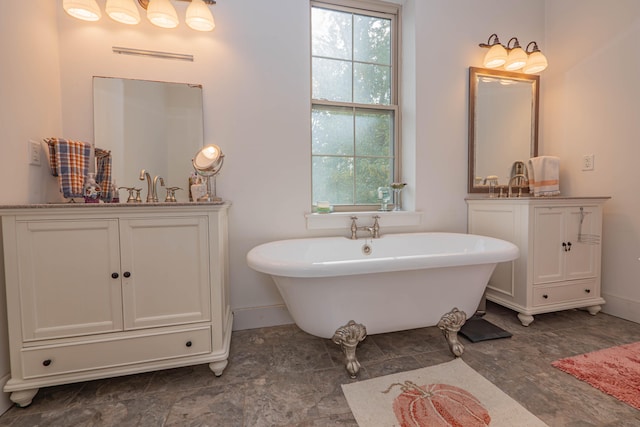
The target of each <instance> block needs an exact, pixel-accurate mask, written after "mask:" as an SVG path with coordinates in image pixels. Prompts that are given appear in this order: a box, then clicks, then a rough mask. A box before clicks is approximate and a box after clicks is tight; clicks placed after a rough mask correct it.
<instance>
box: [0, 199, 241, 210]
mask: <svg viewBox="0 0 640 427" xmlns="http://www.w3.org/2000/svg"><path fill="white" fill-rule="evenodd" d="M230 204H231V203H230V202H229V201H227V200H223V201H219V202H157V203H83V202H77V203H72V202H64V203H33V204H24V205H0V211H1V210H13V209H105V208H126V209H132V208H150V207H154V208H158V209H162V208H175V207H202V206H211V207H216V206H228V205H230Z"/></svg>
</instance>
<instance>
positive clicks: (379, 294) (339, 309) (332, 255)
mask: <svg viewBox="0 0 640 427" xmlns="http://www.w3.org/2000/svg"><path fill="white" fill-rule="evenodd" d="M518 256H519V251H518V248H517V246H515V245H514V244H512V243H509V242H506V241H504V240H499V239H495V238H491V237H485V236H478V235H472V234H460V233H407V234H386V235H383V236H382V237H381V238H379V239H358V240H351V239H347V238H345V237H326V238H307V239H293V240H281V241H275V242H270V243H265V244H263V245H260V246H257V247H255V248H253V249H252V250H251V251H249V253H248V254H247V262H248V264H249V266H250V267H251V268H252V269H254V270H256V271H259V272H262V273H267V274H269V275H271V277H272V278H273V280H274V281H275V283H276V285H277V287H278V290H279V291H280V294H281V295H282V298H283V299H284V302H285V304H286V306H287V309H288V310H289V313H290V314H291V316H292V318H293V320H294V321H295V322H296V324H297V325H298V326H299V327H300V328H301V329H302V330H304V331H306V332H308V333H310V334H312V335H315V336H318V337H322V338H333V339H334V341H335V342H336V343H338V344H340V345H342V346H343V349H345V346H348V345H349V344H346V343H345V342H343V341H344V340H343V337H342V335H360V336H361V337H358V338H355V339H359V338H361V339H364V336H366V334H367V333H368V334H379V333H385V332H393V331H400V330H405V329H413V328H419V327H426V326H434V325H438V326H439V327H441V329H443V332H445V335H446V336H447V339H448V340H449V345H450V346H451V350H452V352H454V354H456V355H457V356H459V355H460V354H462V351H463V350H462V345H461V344H459V342H458V341H457V331H458V330H459V329H460V327H461V326H462V324H464V321H465V320H466V316H464V315H462V316H463V317H464V318H462V319H460V316H461V315H460V314H457V313H458V312H457V310H456V311H455V312H454V311H452V308H454V307H455V308H458V309H459V310H460V311H461V312H464V313H465V314H466V315H473V314H474V313H475V310H476V308H477V307H478V304H479V303H480V300H481V298H482V295H483V293H484V290H485V287H486V285H487V283H488V281H489V278H490V276H491V274H492V272H493V270H494V268H495V266H496V264H497V263H499V262H504V261H511V260H514V259H516V258H517V257H518ZM445 317H447V318H449V317H454V318H455V319H454V320H452V321H453V324H452V325H441V324H442V322H443V321H444V323H448V322H449V321H448V320H445ZM350 320H355V321H356V322H358V323H357V324H355V322H354V323H351V324H349V325H345V324H347V322H349V321H350ZM354 324H355V325H357V326H355V328H356V330H354V329H353V328H354V326H353V325H354ZM343 325H345V326H346V327H347V330H346V331H344V330H342V329H341V327H342V326H343ZM350 325H351V326H350ZM362 325H364V327H362ZM359 327H362V329H364V328H365V327H366V331H360V330H359ZM336 335H340V337H337V338H336ZM362 335H364V336H362ZM449 335H452V336H451V337H450V336H449ZM361 339H360V340H361ZM452 341H453V342H452ZM358 342H359V341H358ZM355 345H357V342H356V343H355ZM355 345H353V347H354V349H353V352H354V355H353V359H354V360H351V364H352V365H356V366H354V369H355V372H351V370H350V369H349V360H348V363H347V369H348V370H349V371H350V373H351V374H352V376H354V375H355V374H356V373H357V369H358V367H359V365H358V364H357V360H355ZM457 346H459V347H458V348H456V347H457ZM345 353H346V354H347V359H349V354H348V352H347V350H346V349H345ZM457 353H460V354H457Z"/></svg>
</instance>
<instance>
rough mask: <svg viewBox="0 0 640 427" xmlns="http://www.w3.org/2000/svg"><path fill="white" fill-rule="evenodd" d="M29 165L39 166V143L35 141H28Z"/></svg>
mask: <svg viewBox="0 0 640 427" xmlns="http://www.w3.org/2000/svg"><path fill="white" fill-rule="evenodd" d="M28 147H29V164H30V165H34V166H40V150H41V146H40V143H39V142H37V141H31V140H30V141H29V145H28Z"/></svg>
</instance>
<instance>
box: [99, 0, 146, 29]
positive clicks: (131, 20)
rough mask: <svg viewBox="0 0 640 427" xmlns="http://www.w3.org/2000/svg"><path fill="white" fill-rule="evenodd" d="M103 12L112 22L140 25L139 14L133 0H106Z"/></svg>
mask: <svg viewBox="0 0 640 427" xmlns="http://www.w3.org/2000/svg"><path fill="white" fill-rule="evenodd" d="M105 12H107V15H109V18H111V19H113V20H114V21H117V22H120V23H122V24H127V25H135V24H139V23H140V13H139V12H138V7H137V6H136V4H135V3H134V1H133V0H107V6H106V7H105Z"/></svg>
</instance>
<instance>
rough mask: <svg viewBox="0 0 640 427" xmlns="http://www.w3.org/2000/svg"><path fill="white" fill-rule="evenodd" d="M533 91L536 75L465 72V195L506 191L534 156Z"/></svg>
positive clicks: (535, 98) (535, 109)
mask: <svg viewBox="0 0 640 427" xmlns="http://www.w3.org/2000/svg"><path fill="white" fill-rule="evenodd" d="M539 89H540V77H539V76H537V75H530V74H521V73H512V72H508V71H499V70H490V69H483V68H475V67H470V68H469V172H468V174H469V175H468V176H469V181H468V183H469V185H468V191H469V193H484V192H489V189H490V186H493V185H500V186H507V185H508V184H509V179H510V177H511V176H512V174H513V169H514V166H518V164H517V163H516V162H523V163H525V164H526V162H527V160H528V159H529V158H531V157H535V156H537V155H538V102H539ZM520 165H521V164H520ZM517 184H518V185H522V191H523V192H528V191H529V188H528V186H527V185H526V184H523V183H522V184H521V183H517Z"/></svg>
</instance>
